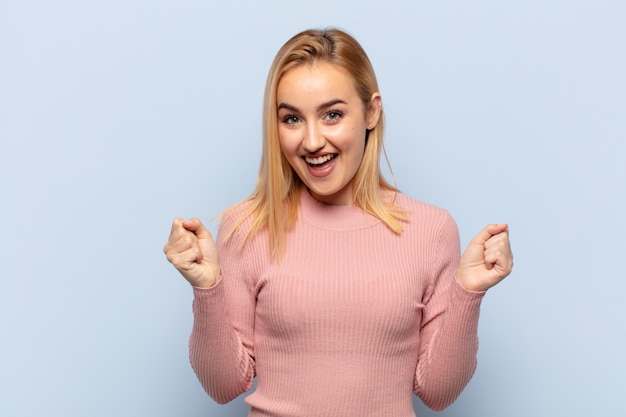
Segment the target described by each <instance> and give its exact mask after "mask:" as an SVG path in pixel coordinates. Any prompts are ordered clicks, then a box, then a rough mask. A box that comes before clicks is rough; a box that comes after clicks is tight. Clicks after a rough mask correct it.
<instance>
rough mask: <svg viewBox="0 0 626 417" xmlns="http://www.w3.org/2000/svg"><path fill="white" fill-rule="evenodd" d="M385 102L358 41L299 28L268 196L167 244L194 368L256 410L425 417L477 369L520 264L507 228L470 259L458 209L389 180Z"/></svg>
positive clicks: (285, 80) (179, 223)
mask: <svg viewBox="0 0 626 417" xmlns="http://www.w3.org/2000/svg"><path fill="white" fill-rule="evenodd" d="M383 127H384V120H383V108H382V99H381V95H380V92H379V90H378V86H377V82H376V77H375V74H374V70H373V68H372V66H371V64H370V61H369V59H368V58H367V55H366V54H365V52H364V50H363V49H362V48H361V46H360V45H359V44H358V43H357V41H356V40H355V39H354V38H352V37H351V36H350V35H348V34H346V33H345V32H343V31H340V30H336V29H328V30H321V31H318V30H309V31H305V32H302V33H299V34H297V35H296V36H294V37H293V38H292V39H290V40H289V41H288V42H287V43H286V44H285V45H284V46H283V47H282V48H281V49H280V51H279V52H278V54H277V56H276V58H275V59H274V62H273V64H272V67H271V69H270V72H269V76H268V79H267V84H266V90H265V99H264V126H263V130H264V137H263V151H262V153H263V154H262V158H261V167H260V171H259V177H258V181H257V187H256V189H255V191H254V192H253V193H252V195H251V196H250V197H248V198H247V199H246V200H244V201H243V202H241V203H240V204H238V205H236V206H234V207H233V208H231V209H229V210H228V211H227V212H226V213H225V215H224V216H223V218H222V222H221V224H220V230H219V235H218V239H217V243H214V241H213V239H212V237H211V235H210V233H209V232H208V231H207V229H206V228H205V227H204V226H203V225H202V223H201V222H200V220H198V219H191V220H183V219H180V218H177V219H175V220H174V222H173V225H172V231H171V235H170V238H169V241H168V242H167V244H166V245H165V248H164V251H165V253H166V256H167V258H168V260H169V261H170V262H171V263H172V264H173V265H174V266H175V267H176V268H177V269H178V270H179V271H180V272H181V274H182V275H183V276H184V277H185V278H186V279H187V280H188V281H189V283H190V284H191V285H192V286H193V291H194V303H193V312H194V326H193V330H192V334H191V338H190V344H189V347H190V358H191V363H192V366H193V368H194V370H195V372H196V375H197V376H198V378H199V380H200V382H201V383H202V385H203V387H204V388H205V390H206V391H207V393H208V394H209V395H210V396H211V397H212V398H214V399H215V400H216V401H217V402H219V403H226V402H228V401H231V400H232V399H234V398H235V397H237V396H238V395H240V394H242V393H244V392H246V391H249V390H250V389H251V387H252V385H253V381H254V379H255V378H256V379H257V387H256V390H255V391H254V392H253V393H252V394H250V395H249V396H248V397H247V398H246V402H247V403H248V404H249V405H250V406H251V410H250V414H249V415H250V416H251V417H260V416H264V417H269V416H271V417H282V416H285V417H287V416H289V417H298V416H300V417H316V416H341V417H349V416H355V417H356V416H358V417H367V416H372V417H374V416H375V417H380V416H394V417H412V416H414V411H413V406H412V393H415V394H416V395H418V396H419V397H420V398H421V399H422V401H424V403H425V404H426V405H427V406H429V407H431V408H433V409H435V410H440V409H443V408H445V407H447V406H448V405H450V404H451V403H452V402H454V400H455V399H456V398H457V397H458V396H459V394H460V393H461V391H462V390H463V389H464V387H465V386H466V385H467V383H468V382H469V380H470V378H471V376H472V374H473V372H474V370H475V367H476V352H477V348H478V344H477V326H478V316H479V308H480V303H481V300H482V298H483V295H484V293H485V291H486V290H487V289H489V288H490V287H492V286H493V285H495V284H497V283H498V282H500V281H501V280H502V279H504V278H505V277H506V276H507V275H508V274H509V273H510V271H511V268H512V265H513V257H512V254H511V250H510V245H509V239H508V228H507V225H488V226H487V227H485V229H483V230H482V231H481V232H480V233H479V234H478V235H477V236H476V237H475V238H474V239H473V240H472V241H471V242H470V244H469V246H468V248H467V249H466V250H465V252H464V253H463V255H462V256H459V254H460V249H459V237H458V231H457V227H456V224H455V222H454V220H453V219H452V217H451V216H450V215H449V214H448V212H447V211H445V210H443V209H440V208H437V207H434V206H432V205H429V204H426V203H422V202H419V201H416V200H413V199H411V198H409V197H408V196H406V195H404V194H402V193H400V192H399V191H398V190H397V189H396V188H395V187H393V186H392V185H390V184H389V183H388V182H387V181H385V179H384V178H383V177H382V176H381V173H380V168H379V160H380V157H381V150H382V144H383Z"/></svg>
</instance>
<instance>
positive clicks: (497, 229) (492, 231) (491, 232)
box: [470, 223, 509, 245]
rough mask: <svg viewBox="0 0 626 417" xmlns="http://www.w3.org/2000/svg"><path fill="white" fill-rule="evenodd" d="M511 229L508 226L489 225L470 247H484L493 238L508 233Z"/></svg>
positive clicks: (474, 239)
mask: <svg viewBox="0 0 626 417" xmlns="http://www.w3.org/2000/svg"><path fill="white" fill-rule="evenodd" d="M508 228H509V225H508V224H504V223H503V224H488V225H487V226H485V227H484V228H483V230H481V231H480V232H479V233H478V234H477V235H476V236H475V237H474V238H473V239H472V240H471V242H470V245H484V244H485V242H486V241H488V240H489V239H490V238H491V236H495V235H497V234H499V233H502V232H504V231H506V230H507V229H508Z"/></svg>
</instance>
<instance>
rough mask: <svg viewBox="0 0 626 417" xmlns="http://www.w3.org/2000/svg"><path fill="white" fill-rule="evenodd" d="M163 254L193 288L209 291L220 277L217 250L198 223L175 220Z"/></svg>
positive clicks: (195, 220) (205, 229)
mask: <svg viewBox="0 0 626 417" xmlns="http://www.w3.org/2000/svg"><path fill="white" fill-rule="evenodd" d="M163 252H165V255H166V257H167V260H168V261H170V262H171V263H172V265H174V267H176V269H178V271H179V272H180V273H181V274H182V275H183V276H184V277H185V279H186V280H187V281H189V283H190V284H191V285H193V286H194V287H201V288H208V287H212V286H213V285H215V283H216V282H217V280H218V279H219V277H220V261H219V256H218V253H217V247H216V245H215V242H214V241H213V237H212V236H211V233H210V232H209V231H208V230H207V228H206V227H204V225H203V224H202V222H201V221H200V220H199V219H196V218H194V219H191V220H183V219H181V218H179V217H177V218H175V219H174V222H173V223H172V232H171V233H170V238H169V240H168V241H167V243H166V244H165V247H164V248H163Z"/></svg>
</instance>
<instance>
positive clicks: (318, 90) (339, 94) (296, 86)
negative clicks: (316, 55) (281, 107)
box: [276, 62, 360, 103]
mask: <svg viewBox="0 0 626 417" xmlns="http://www.w3.org/2000/svg"><path fill="white" fill-rule="evenodd" d="M276 98H277V101H278V103H281V102H284V101H286V102H292V101H302V100H307V101H311V100H312V101H315V100H318V101H325V100H328V99H331V98H332V99H334V98H342V99H344V100H348V99H351V100H358V101H360V100H359V96H358V93H357V89H356V85H355V82H354V79H353V77H352V75H350V73H348V72H347V71H346V70H344V69H343V68H341V67H339V66H338V65H334V64H331V63H328V62H318V63H314V64H305V65H299V66H297V67H295V68H292V69H290V70H288V71H287V72H285V73H284V74H283V75H282V77H281V78H280V81H279V82H278V86H277V90H276Z"/></svg>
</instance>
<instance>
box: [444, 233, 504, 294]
mask: <svg viewBox="0 0 626 417" xmlns="http://www.w3.org/2000/svg"><path fill="white" fill-rule="evenodd" d="M512 269H513V253H512V252H511V245H510V243H509V227H508V226H507V225H506V224H490V225H488V226H486V227H485V228H484V229H483V230H481V232H480V233H479V234H478V235H476V237H474V239H472V240H471V242H470V243H469V245H468V246H467V249H465V251H464V252H463V255H461V260H460V261H459V267H458V268H457V271H456V277H457V279H458V280H459V282H460V283H461V285H462V286H463V287H464V288H465V289H466V290H470V291H487V290H488V289H489V288H491V287H493V286H494V285H496V284H497V283H499V282H500V281H502V280H503V279H504V278H505V277H506V276H507V275H509V274H510V273H511V270H512Z"/></svg>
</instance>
